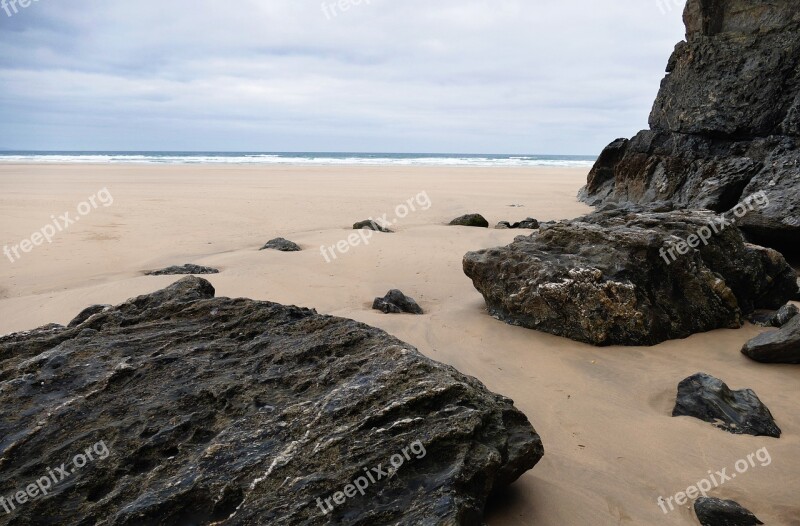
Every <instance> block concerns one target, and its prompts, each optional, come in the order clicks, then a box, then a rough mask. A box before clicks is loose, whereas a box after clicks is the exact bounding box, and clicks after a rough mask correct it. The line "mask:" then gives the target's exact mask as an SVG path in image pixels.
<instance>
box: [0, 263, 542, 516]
mask: <svg viewBox="0 0 800 526" xmlns="http://www.w3.org/2000/svg"><path fill="white" fill-rule="evenodd" d="M99 444H102V447H99ZM89 454H92V455H93V458H92V460H91V461H89V462H88V463H86V465H85V466H84V467H82V468H81V469H79V470H77V471H76V472H75V473H72V474H70V475H69V476H68V477H67V478H65V479H64V480H61V479H60V475H57V476H59V481H58V483H57V484H52V485H51V486H52V487H51V488H50V491H49V493H48V494H47V495H46V496H44V497H43V496H42V495H41V494H39V495H38V497H37V498H36V499H35V500H33V501H28V502H26V503H24V504H22V505H17V506H16V509H15V510H13V516H12V517H11V518H10V520H12V521H13V524H44V523H47V524H64V525H90V524H109V525H143V524H147V525H165V526H166V525H175V524H187V525H188V524H193V525H204V524H212V523H213V524H217V525H234V524H237V525H262V524H263V525H266V524H269V525H278V526H280V525H285V526H288V525H296V524H309V525H316V524H375V525H389V524H464V525H479V524H481V522H482V514H483V508H484V503H485V502H486V499H487V496H488V495H489V494H490V492H492V491H493V490H499V489H500V488H502V487H504V486H505V485H507V484H510V483H511V482H513V481H514V480H515V479H516V478H517V477H519V476H520V475H521V474H522V473H524V472H525V471H526V470H528V469H530V468H532V467H533V466H534V465H535V464H536V463H537V461H538V460H539V459H540V458H541V457H542V454H543V450H542V444H541V441H540V439H539V436H538V435H537V434H536V433H535V431H534V429H533V428H532V427H531V425H530V423H529V422H528V420H527V418H526V417H525V415H523V414H522V413H520V412H519V411H518V410H517V409H515V408H514V405H513V403H512V401H511V400H509V399H507V398H504V397H502V396H499V395H495V394H492V393H490V392H489V391H487V390H486V388H485V387H484V386H483V385H482V384H481V383H480V382H478V381H477V380H476V379H474V378H469V377H467V376H464V375H462V374H459V373H458V372H457V371H456V370H455V369H453V368H452V367H448V366H445V365H442V364H440V363H437V362H434V361H432V360H430V359H428V358H425V357H424V356H422V355H421V354H420V353H419V352H418V351H416V350H415V349H414V348H413V347H411V346H409V345H407V344H405V343H403V342H402V341H399V340H397V339H395V338H393V337H391V336H389V335H388V334H386V333H385V332H383V331H380V330H378V329H375V328H372V327H369V326H367V325H364V324H361V323H357V322H355V321H351V320H346V319H342V318H335V317H330V316H320V315H318V314H316V313H315V312H314V311H312V310H307V309H301V308H297V307H286V306H282V305H278V304H275V303H269V302H260V301H252V300H247V299H228V298H214V289H213V287H212V286H211V285H210V284H209V283H208V282H207V281H205V280H202V279H200V278H196V277H188V278H185V279H183V280H181V281H179V282H177V283H176V284H174V285H172V286H171V287H169V288H167V289H164V290H161V291H158V292H155V293H153V294H150V295H146V296H140V297H138V298H134V299H131V300H129V301H127V302H125V303H123V304H122V305H119V306H116V307H113V308H111V309H107V310H102V311H97V312H95V313H94V314H93V315H92V316H90V317H89V318H87V319H86V320H85V321H84V322H82V323H79V324H78V325H77V326H75V327H72V328H64V327H58V326H48V327H45V328H42V329H38V330H34V331H29V332H26V333H19V334H12V335H8V336H4V337H2V338H0V496H4V497H6V498H8V497H9V496H11V495H16V494H17V492H18V491H20V490H21V491H23V492H25V491H26V488H29V486H28V485H29V484H36V483H37V481H38V480H39V479H41V478H44V479H47V476H48V468H53V467H55V466H61V465H62V463H68V462H71V461H72V459H73V458H74V457H76V456H77V455H89ZM84 462H86V458H84V459H83V461H82V462H81V463H84ZM395 467H397V469H396V470H395ZM67 469H72V468H71V464H67ZM368 475H369V477H371V478H367V476H368ZM356 484H358V486H359V487H360V488H361V489H356V487H355V485H356ZM362 489H363V494H362V491H361V490H362ZM318 499H319V500H318ZM326 500H327V501H328V503H330V506H329V505H328V504H326ZM331 507H332V508H333V510H331ZM3 514H4V516H5V512H3Z"/></svg>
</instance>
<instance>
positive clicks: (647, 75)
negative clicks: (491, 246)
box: [0, 0, 684, 155]
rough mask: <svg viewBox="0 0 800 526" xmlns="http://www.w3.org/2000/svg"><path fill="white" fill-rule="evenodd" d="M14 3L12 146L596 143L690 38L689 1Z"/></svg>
mask: <svg viewBox="0 0 800 526" xmlns="http://www.w3.org/2000/svg"><path fill="white" fill-rule="evenodd" d="M3 1H4V2H9V1H11V0H3ZM15 1H16V2H17V12H16V13H14V11H13V7H11V6H8V9H9V12H10V13H11V15H12V16H8V14H7V13H6V12H5V11H4V10H2V9H0V46H1V48H2V50H3V52H2V55H1V56H0V148H2V149H24V150H94V151H97V150H126V151H136V150H138V151H141V150H154V151H271V152H292V151H294V152H309V151H310V152H337V151H338V152H399V153H411V152H413V153H498V154H500V153H520V154H573V155H596V154H598V153H599V152H600V151H601V150H602V148H603V147H604V146H605V145H607V144H608V143H610V142H611V141H612V140H614V139H615V138H618V137H630V136H632V135H634V134H635V133H636V132H637V131H639V130H640V129H645V128H647V117H648V114H649V112H650V109H651V107H652V104H653V100H654V99H655V96H656V93H657V91H658V87H659V84H660V81H661V79H662V78H663V77H664V68H665V66H666V64H667V60H668V58H669V56H670V54H671V52H672V50H673V49H674V46H675V44H677V43H678V42H679V41H680V40H682V39H683V38H684V28H683V24H682V22H681V12H682V7H683V6H682V5H679V4H682V2H680V0H613V1H611V2H598V1H597V0H458V1H456V0H427V1H422V0H235V1H231V0H158V1H156V0H138V1H134V2H131V1H130V0H68V1H65V0H30V5H28V7H21V6H20V5H19V3H18V2H19V1H20V0H15ZM21 1H23V2H25V1H27V0H21ZM345 8H346V9H345Z"/></svg>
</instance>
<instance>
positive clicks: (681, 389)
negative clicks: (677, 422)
mask: <svg viewBox="0 0 800 526" xmlns="http://www.w3.org/2000/svg"><path fill="white" fill-rule="evenodd" d="M672 416H691V417H694V418H698V419H700V420H702V421H704V422H709V423H711V424H714V426H716V427H718V428H720V429H724V430H725V431H727V432H729V433H733V434H734V435H754V436H768V437H774V438H780V436H781V430H780V428H779V427H778V425H777V424H776V423H775V420H774V419H773V418H772V413H770V412H769V409H767V406H765V405H764V404H763V403H762V402H761V400H759V399H758V396H756V394H755V393H754V392H753V391H752V390H751V389H741V390H739V391H731V389H730V388H729V387H728V386H727V385H726V384H725V382H723V381H722V380H720V379H718V378H714V377H713V376H710V375H707V374H704V373H697V374H695V375H693V376H690V377H689V378H686V379H685V380H683V381H682V382H681V383H680V384H678V397H677V399H676V401H675V408H674V409H673V410H672Z"/></svg>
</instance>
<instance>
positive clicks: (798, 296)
mask: <svg viewBox="0 0 800 526" xmlns="http://www.w3.org/2000/svg"><path fill="white" fill-rule="evenodd" d="M792 301H800V278H797V292H795V294H794V297H793V298H792Z"/></svg>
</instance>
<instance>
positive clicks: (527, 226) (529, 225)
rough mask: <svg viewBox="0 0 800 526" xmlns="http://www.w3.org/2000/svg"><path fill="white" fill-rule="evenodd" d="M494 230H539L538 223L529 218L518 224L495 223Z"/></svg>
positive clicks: (507, 222)
mask: <svg viewBox="0 0 800 526" xmlns="http://www.w3.org/2000/svg"><path fill="white" fill-rule="evenodd" d="M496 228H510V229H520V230H536V229H537V228H539V221H537V220H536V219H534V218H532V217H529V218H527V219H523V220H522V221H520V222H518V223H511V222H509V221H500V222H499V223H497V227H496Z"/></svg>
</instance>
